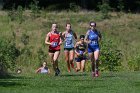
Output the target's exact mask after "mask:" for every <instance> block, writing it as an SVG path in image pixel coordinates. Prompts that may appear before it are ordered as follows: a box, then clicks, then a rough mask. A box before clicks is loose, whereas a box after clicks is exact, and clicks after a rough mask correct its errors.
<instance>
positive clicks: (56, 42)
mask: <svg viewBox="0 0 140 93" xmlns="http://www.w3.org/2000/svg"><path fill="white" fill-rule="evenodd" d="M49 40H50V43H53V44H52V45H50V46H49V52H50V53H55V52H56V51H60V45H59V42H60V33H59V32H57V33H55V34H54V33H50V36H49Z"/></svg>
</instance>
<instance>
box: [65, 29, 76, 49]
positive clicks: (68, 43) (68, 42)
mask: <svg viewBox="0 0 140 93" xmlns="http://www.w3.org/2000/svg"><path fill="white" fill-rule="evenodd" d="M73 49H74V36H73V32H72V31H71V32H70V33H66V34H65V41H64V50H68V51H70V50H73Z"/></svg>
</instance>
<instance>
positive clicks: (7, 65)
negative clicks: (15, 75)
mask: <svg viewBox="0 0 140 93" xmlns="http://www.w3.org/2000/svg"><path fill="white" fill-rule="evenodd" d="M19 55H20V52H19V50H18V49H17V48H16V47H15V44H14V43H12V42H11V41H6V40H3V39H0V75H5V74H7V70H8V69H11V70H14V68H15V60H16V58H17V57H18V56H19Z"/></svg>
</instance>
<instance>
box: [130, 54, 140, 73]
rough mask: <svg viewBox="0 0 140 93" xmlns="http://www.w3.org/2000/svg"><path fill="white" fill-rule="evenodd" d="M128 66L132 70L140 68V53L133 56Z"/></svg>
mask: <svg viewBox="0 0 140 93" xmlns="http://www.w3.org/2000/svg"><path fill="white" fill-rule="evenodd" d="M128 67H129V69H130V70H131V71H138V70H140V55H138V56H135V57H133V58H132V59H130V60H129V61H128Z"/></svg>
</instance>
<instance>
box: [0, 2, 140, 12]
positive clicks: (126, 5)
mask: <svg viewBox="0 0 140 93" xmlns="http://www.w3.org/2000/svg"><path fill="white" fill-rule="evenodd" d="M0 1H1V2H0V3H2V9H12V8H13V7H14V8H17V7H18V6H19V5H20V6H22V7H25V8H29V6H30V4H32V3H35V2H36V3H37V4H38V6H39V7H40V8H41V9H42V8H43V9H46V8H49V7H51V8H53V10H65V9H69V8H70V7H72V6H79V7H80V8H81V9H87V10H96V11H98V10H99V7H98V6H99V5H102V4H104V3H107V4H108V5H109V6H110V7H111V9H112V10H113V11H122V10H123V11H126V12H127V11H132V12H140V0H0Z"/></svg>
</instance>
